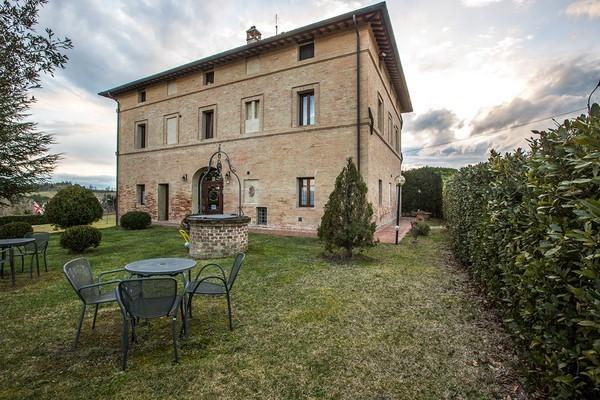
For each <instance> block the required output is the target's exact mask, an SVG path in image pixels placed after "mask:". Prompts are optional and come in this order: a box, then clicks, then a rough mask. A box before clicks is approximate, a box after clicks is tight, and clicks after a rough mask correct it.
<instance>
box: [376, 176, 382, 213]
mask: <svg viewBox="0 0 600 400" xmlns="http://www.w3.org/2000/svg"><path fill="white" fill-rule="evenodd" d="M378 189H379V192H378V194H379V196H378V197H379V198H378V200H379V201H378V202H377V203H378V204H379V207H381V206H383V181H382V180H381V179H380V180H379V186H378Z"/></svg>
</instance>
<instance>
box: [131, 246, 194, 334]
mask: <svg viewBox="0 0 600 400" xmlns="http://www.w3.org/2000/svg"><path fill="white" fill-rule="evenodd" d="M195 266H196V261H195V260H190V259H189V258H150V259H147V260H139V261H135V262H132V263H129V264H127V265H126V266H125V271H127V272H129V273H130V274H132V275H138V276H143V277H148V276H156V275H169V276H175V275H181V276H183V285H184V288H183V290H184V291H183V293H184V295H185V283H186V281H185V272H186V271H187V272H188V275H190V277H189V279H190V280H191V269H192V268H194V267H195ZM184 304H185V302H184ZM183 326H184V336H185V337H187V310H185V312H184V321H183Z"/></svg>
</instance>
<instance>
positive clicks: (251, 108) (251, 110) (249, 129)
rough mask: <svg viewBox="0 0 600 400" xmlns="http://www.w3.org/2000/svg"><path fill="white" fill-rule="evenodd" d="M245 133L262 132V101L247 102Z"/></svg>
mask: <svg viewBox="0 0 600 400" xmlns="http://www.w3.org/2000/svg"><path fill="white" fill-rule="evenodd" d="M245 106H246V107H245V117H246V119H245V121H244V132H245V133H255V132H258V131H260V100H258V99H256V100H249V101H246V102H245Z"/></svg>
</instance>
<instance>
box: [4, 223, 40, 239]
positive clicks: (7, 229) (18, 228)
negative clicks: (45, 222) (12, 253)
mask: <svg viewBox="0 0 600 400" xmlns="http://www.w3.org/2000/svg"><path fill="white" fill-rule="evenodd" d="M31 232H33V228H32V227H31V224H28V223H27V222H11V223H9V224H6V225H2V226H0V239H15V238H22V237H24V236H25V235H26V234H28V233H31Z"/></svg>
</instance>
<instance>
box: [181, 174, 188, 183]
mask: <svg viewBox="0 0 600 400" xmlns="http://www.w3.org/2000/svg"><path fill="white" fill-rule="evenodd" d="M181 180H182V181H184V182H187V174H184V175H183V176H182V177H181Z"/></svg>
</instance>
